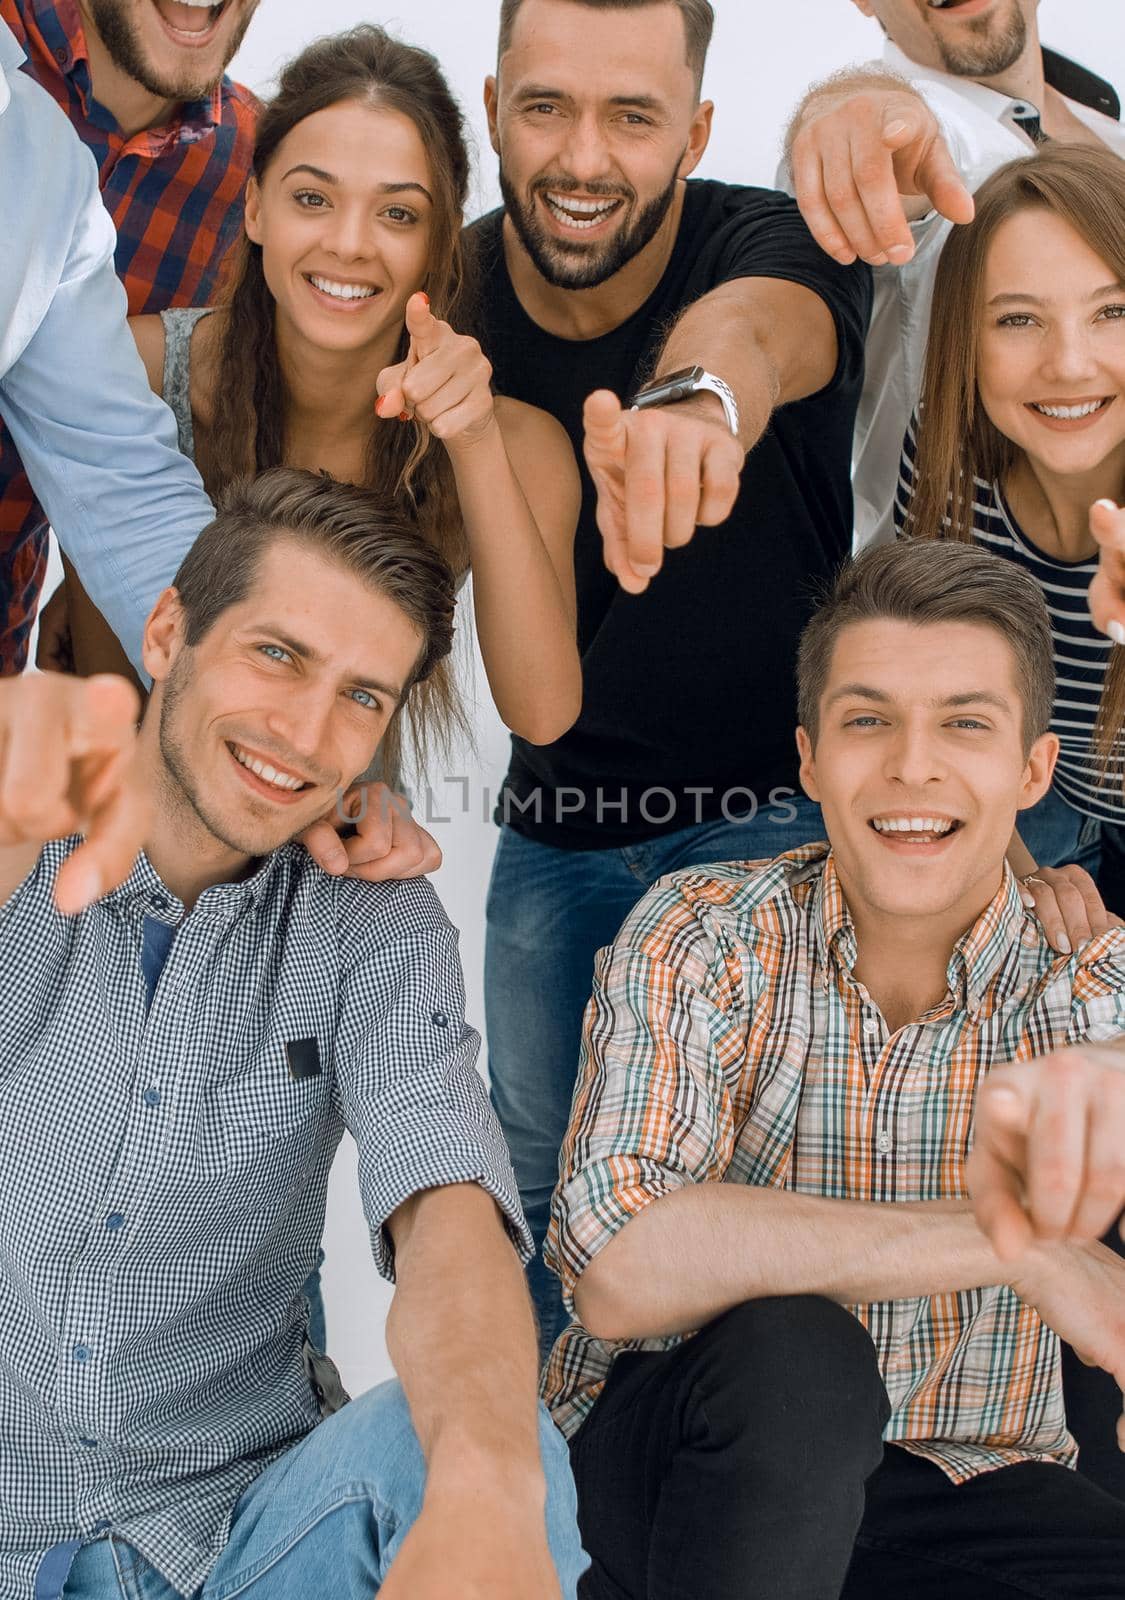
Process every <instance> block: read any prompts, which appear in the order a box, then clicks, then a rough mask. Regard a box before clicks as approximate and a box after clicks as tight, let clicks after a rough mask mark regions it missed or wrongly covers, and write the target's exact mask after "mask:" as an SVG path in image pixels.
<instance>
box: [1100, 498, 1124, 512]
mask: <svg viewBox="0 0 1125 1600" xmlns="http://www.w3.org/2000/svg"><path fill="white" fill-rule="evenodd" d="M1094 504H1095V505H1096V506H1105V508H1106V510H1107V511H1117V510H1119V507H1118V504H1117V501H1116V500H1095V501H1094Z"/></svg>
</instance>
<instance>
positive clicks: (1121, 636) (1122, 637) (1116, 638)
mask: <svg viewBox="0 0 1125 1600" xmlns="http://www.w3.org/2000/svg"><path fill="white" fill-rule="evenodd" d="M1105 631H1106V632H1107V633H1108V634H1109V636H1110V638H1111V639H1112V640H1113V642H1114V644H1125V622H1118V620H1117V618H1116V617H1114V619H1113V621H1112V622H1107V623H1106V625H1105Z"/></svg>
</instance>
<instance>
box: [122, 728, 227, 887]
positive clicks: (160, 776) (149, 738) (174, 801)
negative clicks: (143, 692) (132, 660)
mask: <svg viewBox="0 0 1125 1600" xmlns="http://www.w3.org/2000/svg"><path fill="white" fill-rule="evenodd" d="M155 721H156V719H155V718H153V717H151V716H149V717H146V718H145V720H144V722H143V723H142V724H141V732H140V737H139V739H138V742H137V763H138V775H139V779H140V781H141V782H142V783H143V784H144V785H145V787H146V789H147V791H148V793H150V794H152V795H154V796H155V798H156V804H155V806H154V808H153V816H152V822H151V825H150V827H149V831H148V837H147V838H146V839H145V854H146V855H147V857H148V859H149V861H150V862H151V863H152V866H153V868H154V869H155V871H156V872H157V873H158V874H159V876H160V879H161V882H162V883H164V884H165V885H166V887H167V888H168V889H169V890H170V891H171V892H172V894H174V895H175V896H176V898H177V899H178V900H182V901H183V903H184V906H185V907H186V909H187V910H188V911H191V909H192V907H193V906H194V905H195V903H196V901H197V900H198V899H199V897H200V895H201V894H203V892H204V891H205V890H207V889H211V888H214V886H215V885H216V884H218V883H237V882H238V880H239V879H240V878H245V877H246V876H247V874H248V873H249V872H250V870H251V867H252V865H253V859H252V858H251V857H250V856H247V855H245V854H243V853H242V852H241V851H238V850H234V849H232V848H231V847H230V845H226V844H223V843H222V841H221V840H219V839H216V838H215V836H214V834H213V833H210V832H208V830H207V828H206V827H205V826H204V824H203V820H202V818H201V817H200V815H199V813H198V812H197V811H196V809H195V807H194V806H193V805H192V804H191V801H190V800H189V799H188V797H187V795H186V794H185V793H184V791H183V789H182V788H181V787H180V785H179V784H178V783H177V782H176V780H175V778H174V777H173V775H172V773H171V772H170V771H169V770H168V767H167V765H166V763H165V761H164V759H163V757H162V756H161V753H160V741H159V734H158V729H157V728H156V727H155V725H154V724H155Z"/></svg>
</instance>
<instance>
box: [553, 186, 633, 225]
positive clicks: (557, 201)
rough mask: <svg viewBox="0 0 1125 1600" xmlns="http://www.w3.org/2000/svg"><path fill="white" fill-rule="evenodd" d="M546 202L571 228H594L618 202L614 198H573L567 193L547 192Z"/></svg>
mask: <svg viewBox="0 0 1125 1600" xmlns="http://www.w3.org/2000/svg"><path fill="white" fill-rule="evenodd" d="M547 204H548V205H549V206H550V208H551V210H552V211H553V212H554V214H555V216H556V217H559V218H560V219H561V220H562V221H563V222H565V223H567V224H568V226H569V227H571V228H594V227H596V226H597V225H598V223H599V222H601V221H602V220H603V219H604V218H605V217H608V215H609V213H610V212H611V211H613V210H614V209H615V208H616V207H617V205H618V204H619V202H618V201H616V200H575V199H572V198H570V197H568V196H567V195H562V194H549V195H548V196H547Z"/></svg>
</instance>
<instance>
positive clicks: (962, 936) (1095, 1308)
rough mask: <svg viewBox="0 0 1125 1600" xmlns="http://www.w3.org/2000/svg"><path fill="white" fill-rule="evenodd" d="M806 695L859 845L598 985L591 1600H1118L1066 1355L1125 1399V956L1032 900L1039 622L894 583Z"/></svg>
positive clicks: (922, 580)
mask: <svg viewBox="0 0 1125 1600" xmlns="http://www.w3.org/2000/svg"><path fill="white" fill-rule="evenodd" d="M799 692H800V715H801V724H802V726H801V729H800V731H799V733H798V742H799V746H800V751H801V758H802V781H803V783H804V785H805V787H806V789H807V790H808V792H809V794H810V795H811V796H813V798H815V799H817V800H818V801H819V802H820V803H821V805H822V806H823V810H824V817H825V824H826V828H827V832H828V836H829V841H830V842H829V843H828V844H823V845H810V846H806V847H805V848H803V849H800V850H795V851H792V852H790V853H789V854H787V855H783V856H780V857H778V858H777V859H776V860H775V861H773V862H771V863H761V864H758V865H756V866H748V865H747V864H746V863H733V864H728V865H718V866H711V867H699V868H694V869H690V870H688V871H685V872H679V873H674V874H672V875H671V876H669V877H667V878H665V879H663V880H662V881H661V882H660V883H658V884H657V885H656V886H655V887H654V888H653V889H652V890H650V892H649V893H648V894H647V895H646V896H645V898H644V899H643V900H642V901H641V902H640V903H639V905H638V906H637V907H636V909H635V910H634V911H633V912H632V914H631V915H630V916H629V917H628V919H627V920H626V922H625V925H624V927H623V928H622V930H621V933H620V934H619V936H618V938H617V940H616V942H615V943H614V944H613V945H612V946H611V947H610V948H609V949H607V950H604V951H603V952H602V953H601V955H600V957H599V963H598V968H597V972H596V978H595V987H594V995H593V999H592V1001H591V1003H590V1006H589V1007H588V1009H587V1013H586V1021H585V1030H584V1042H583V1057H582V1064H581V1068H580V1072H579V1082H578V1089H577V1093H576V1099H575V1103H574V1108H573V1114H572V1120H571V1126H570V1129H569V1132H568V1136H567V1140H566V1144H565V1146H564V1149H563V1155H562V1164H561V1179H560V1183H559V1187H558V1190H557V1192H556V1196H555V1207H554V1217H553V1224H552V1232H551V1237H550V1240H549V1244H548V1260H549V1262H551V1264H553V1265H554V1266H555V1268H556V1270H557V1271H558V1272H559V1273H560V1276H561V1277H562V1280H563V1286H564V1293H565V1295H566V1297H567V1300H568V1302H569V1304H570V1305H571V1306H572V1307H573V1309H574V1311H575V1314H576V1317H577V1319H578V1320H577V1321H575V1322H573V1323H572V1324H571V1326H570V1328H569V1329H568V1330H567V1331H566V1332H565V1333H564V1334H563V1335H562V1337H561V1339H560V1340H559V1342H558V1344H557V1345H556V1347H555V1351H554V1354H553V1356H552V1360H551V1363H550V1366H549V1369H548V1373H547V1377H546V1380H545V1392H546V1398H547V1400H548V1403H549V1404H550V1406H551V1408H552V1410H553V1413H554V1416H555V1420H556V1421H557V1422H558V1424H559V1425H560V1426H561V1427H562V1429H563V1431H564V1432H566V1433H567V1434H568V1435H569V1436H570V1437H571V1451H572V1459H573V1462H574V1467H575V1475H576V1478H577V1482H578V1490H579V1506H580V1519H581V1521H582V1528H583V1536H584V1542H585V1543H586V1546H587V1549H588V1550H589V1552H590V1554H591V1555H592V1557H593V1559H594V1568H593V1574H592V1576H591V1578H590V1580H589V1587H588V1588H587V1589H586V1591H585V1593H586V1595H588V1596H589V1597H590V1600H622V1597H624V1596H627V1597H637V1600H641V1597H643V1600H688V1597H689V1596H700V1595H706V1596H707V1600H750V1596H753V1597H754V1600H780V1597H785V1600H789V1597H792V1600H830V1597H835V1596H837V1595H840V1594H841V1593H842V1594H843V1595H844V1596H845V1597H846V1600H865V1597H867V1596H885V1595H888V1594H895V1595H909V1596H910V1600H929V1597H933V1600H939V1597H944V1596H946V1595H948V1594H950V1593H955V1594H957V1595H958V1596H959V1597H968V1600H978V1597H979V1600H1001V1597H1003V1596H1010V1595H1014V1594H1026V1595H1036V1596H1039V1597H1041V1600H1042V1597H1051V1600H1055V1597H1058V1600H1062V1597H1064V1596H1065V1597H1067V1600H1070V1597H1078V1596H1086V1597H1097V1600H1109V1597H1111V1596H1120V1595H1121V1594H1123V1593H1125V1588H1123V1585H1125V1505H1122V1504H1121V1503H1120V1502H1118V1501H1117V1500H1115V1499H1113V1498H1112V1497H1110V1496H1109V1495H1107V1494H1105V1493H1104V1492H1103V1491H1102V1490H1100V1489H1098V1488H1097V1487H1096V1486H1095V1485H1094V1484H1092V1483H1091V1482H1089V1481H1088V1480H1086V1479H1084V1478H1082V1477H1080V1476H1078V1475H1077V1474H1076V1473H1074V1472H1072V1471H1068V1470H1067V1469H1068V1468H1071V1467H1073V1466H1074V1462H1075V1455H1076V1450H1075V1447H1074V1444H1073V1441H1072V1439H1071V1437H1070V1435H1069V1434H1068V1432H1067V1427H1066V1418H1065V1415H1064V1410H1063V1396H1062V1385H1061V1378H1060V1368H1059V1337H1060V1336H1061V1337H1063V1338H1065V1339H1068V1340H1069V1341H1070V1342H1071V1343H1072V1344H1073V1345H1074V1347H1075V1348H1076V1349H1077V1350H1079V1351H1081V1352H1082V1354H1083V1355H1084V1356H1085V1357H1086V1358H1088V1359H1090V1360H1091V1361H1093V1362H1094V1363H1096V1364H1097V1365H1100V1366H1102V1367H1104V1368H1106V1369H1107V1370H1108V1371H1109V1372H1112V1373H1113V1375H1114V1377H1115V1378H1116V1379H1117V1381H1118V1383H1119V1384H1121V1383H1125V1263H1123V1262H1122V1261H1121V1260H1120V1259H1119V1258H1118V1257H1116V1256H1115V1255H1114V1254H1113V1253H1112V1252H1111V1251H1110V1250H1108V1249H1107V1248H1106V1247H1105V1246H1104V1245H1102V1244H1100V1243H1097V1242H1096V1241H1097V1239H1098V1237H1099V1235H1100V1234H1101V1233H1102V1232H1104V1231H1105V1229H1106V1228H1107V1227H1108V1226H1109V1225H1110V1223H1111V1221H1112V1219H1113V1218H1114V1217H1115V1216H1116V1215H1117V1213H1118V1212H1119V1211H1120V1209H1121V1206H1122V1203H1123V1201H1125V1174H1123V1172H1122V1163H1121V1152H1122V1150H1123V1149H1125V1040H1123V1037H1122V1036H1123V1035H1125V932H1122V931H1121V930H1120V929H1110V930H1109V931H1107V932H1106V933H1104V934H1102V935H1101V936H1100V937H1099V938H1097V939H1094V940H1092V941H1091V942H1089V943H1087V944H1086V945H1085V946H1084V947H1082V948H1080V949H1079V950H1078V951H1077V952H1075V953H1074V954H1072V955H1070V956H1061V955H1058V954H1056V953H1055V952H1054V951H1053V950H1052V949H1051V948H1050V946H1049V945H1048V944H1047V942H1046V940H1045V938H1044V937H1043V933H1042V930H1041V928H1040V925H1039V924H1038V922H1037V921H1036V920H1035V918H1034V916H1033V915H1032V914H1031V913H1029V912H1028V911H1027V910H1026V909H1025V907H1024V905H1023V902H1022V900H1021V896H1020V892H1019V888H1018V885H1017V884H1016V883H1015V881H1014V879H1013V877H1012V874H1011V872H1010V870H1009V869H1008V868H1007V866H1006V864H1005V860H1004V853H1005V848H1006V844H1007V840H1008V839H1009V838H1010V836H1011V830H1012V827H1013V823H1014V819H1015V816H1016V812H1017V810H1019V809H1021V808H1023V807H1025V806H1028V805H1032V804H1034V802H1035V801H1036V800H1037V799H1038V798H1039V797H1040V795H1042V794H1043V792H1044V791H1045V789H1046V787H1047V785H1048V784H1049V782H1050V779H1051V772H1052V768H1053V765H1054V761H1055V756H1056V754H1057V740H1056V739H1055V736H1054V735H1053V734H1050V733H1048V732H1046V731H1045V730H1046V729H1047V727H1048V723H1049V718H1050V712H1051V704H1052V693H1053V671H1052V666H1051V640H1050V629H1049V623H1048V618H1047V613H1046V609H1045V607H1044V604H1043V600H1042V597H1041V595H1040V592H1039V590H1038V589H1037V587H1036V586H1035V585H1034V584H1033V583H1031V581H1030V580H1029V579H1028V578H1027V577H1026V575H1025V574H1023V573H1022V572H1020V571H1018V570H1016V569H1014V568H1013V567H1012V566H1011V565H1010V564H1009V563H1006V562H1001V561H999V560H997V559H996V558H995V557H993V556H991V555H989V554H987V553H985V552H981V551H977V550H974V549H971V548H969V547H967V546H963V545H959V544H952V543H951V544H935V543H930V542H925V543H923V542H918V543H916V544H908V545H900V546H898V547H891V548H881V549H877V550H872V551H869V552H868V553H867V554H866V555H865V556H863V557H862V558H861V559H860V560H859V561H858V562H857V563H855V564H854V565H853V566H852V567H851V568H850V569H849V570H847V571H846V572H845V573H844V574H843V575H842V576H841V578H840V579H839V581H838V583H837V587H836V590H835V592H834V594H833V597H832V598H831V599H830V600H829V601H828V603H827V604H826V605H825V606H824V607H823V608H822V609H821V611H820V612H819V613H818V615H817V616H816V617H815V618H814V620H813V621H812V622H811V623H810V624H809V626H808V628H807V630H806V632H805V634H804V636H803V639H802V645H801V652H800V668H799ZM1095 1041H1113V1042H1112V1043H1105V1042H1103V1043H1095ZM1012 1063H1018V1065H1009V1064H1012ZM994 1067H995V1068H997V1069H998V1070H999V1072H1000V1074H1001V1075H1004V1074H1007V1075H1008V1077H1009V1079H1012V1078H1014V1080H1015V1085H1016V1089H1017V1092H1018V1090H1019V1089H1020V1088H1022V1089H1023V1091H1024V1094H1025V1095H1030V1096H1031V1098H1032V1099H1033V1100H1035V1099H1037V1100H1038V1102H1039V1110H1038V1112H1036V1113H1034V1114H1032V1115H1030V1116H1028V1115H1025V1116H1024V1120H1023V1127H1024V1130H1025V1132H1026V1130H1027V1129H1028V1128H1030V1130H1031V1135H1032V1136H1031V1137H1030V1138H1027V1137H1021V1134H1020V1123H1019V1118H1018V1117H1016V1118H1015V1119H1014V1121H1012V1120H1011V1119H1010V1118H1009V1123H1008V1127H1009V1130H1010V1136H1009V1137H1007V1138H1006V1139H1005V1138H1004V1137H1003V1128H1002V1127H1000V1126H999V1124H998V1120H997V1119H998V1109H999V1108H1000V1107H1002V1106H1003V1096H1002V1095H1001V1097H1000V1100H999V1101H998V1102H996V1103H994V1104H991V1105H988V1107H987V1113H986V1116H987V1137H986V1139H985V1140H984V1145H985V1149H984V1150H983V1151H982V1154H983V1155H984V1157H985V1162H984V1165H983V1166H982V1167H981V1172H982V1176H983V1179H984V1191H985V1193H986V1195H987V1197H988V1199H987V1204H985V1205H984V1207H983V1208H982V1211H981V1215H982V1217H983V1218H984V1219H985V1221H986V1223H987V1224H988V1228H989V1231H988V1232H987V1233H986V1232H985V1231H984V1230H983V1229H982V1227H981V1225H980V1223H979V1222H978V1220H977V1219H976V1218H975V1217H974V1214H973V1209H972V1206H971V1204H970V1201H969V1198H968V1182H969V1181H972V1172H971V1170H970V1174H969V1180H968V1181H967V1178H966V1158H967V1155H968V1152H969V1147H970V1144H971V1143H972V1139H973V1131H974V1118H975V1113H976V1104H977V1097H978V1093H979V1092H980V1091H981V1089H982V1085H984V1083H985V1079H986V1076H987V1075H988V1074H989V1073H990V1071H991V1070H992V1069H993V1068H994ZM998 1088H1003V1089H1007V1090H1008V1091H1009V1093H1010V1092H1011V1091H1012V1088H1013V1085H1012V1082H1011V1081H1009V1082H1008V1083H1006V1084H998ZM990 1093H991V1094H993V1095H995V1093H996V1091H995V1090H991V1089H990V1090H988V1091H986V1092H985V1094H984V1097H983V1099H984V1101H985V1102H987V1100H988V1096H989V1094H990ZM1004 1115H1007V1113H1001V1116H1000V1121H1001V1122H1002V1121H1003V1116H1004ZM974 1160H978V1158H977V1156H976V1155H974ZM997 1160H999V1164H1000V1167H1001V1169H1002V1171H1001V1173H1000V1174H999V1179H1000V1180H1002V1178H1003V1175H1004V1171H1007V1172H1008V1174H1009V1177H1010V1176H1011V1173H1012V1172H1013V1171H1014V1172H1015V1173H1016V1175H1017V1176H1019V1177H1020V1179H1021V1181H1022V1182H1023V1184H1024V1185H1025V1187H1026V1192H1027V1197H1028V1208H1029V1211H1030V1213H1031V1216H1030V1221H1031V1222H1032V1223H1033V1224H1034V1227H1035V1229H1036V1234H1035V1236H1034V1237H1033V1238H1032V1240H1031V1242H1030V1243H1029V1242H1028V1240H1027V1239H1026V1238H1025V1237H1023V1236H1021V1233H1020V1230H1019V1227H1018V1225H1017V1224H1018V1218H1016V1219H1015V1220H1014V1219H1013V1217H1012V1215H1011V1206H1010V1202H1009V1208H1008V1211H1007V1212H1005V1211H1004V1209H1003V1208H1000V1209H999V1210H998V1209H997V1206H996V1198H997V1196H998V1195H1001V1196H1002V1194H1003V1182H1002V1181H998V1173H997V1170H996V1167H997ZM1025 1169H1026V1170H1025ZM990 1235H991V1236H990ZM994 1240H995V1243H994V1242H993V1241H994ZM1001 1252H1002V1254H1001ZM700 1329H701V1330H702V1331H701V1332H697V1333H696V1334H695V1337H693V1338H690V1339H687V1340H686V1342H685V1341H684V1339H683V1336H684V1335H687V1334H689V1333H692V1332H693V1330H700ZM1118 1437H1119V1441H1120V1443H1121V1444H1122V1447H1123V1448H1125V1419H1123V1421H1122V1423H1121V1425H1120V1426H1119V1429H1118ZM881 1440H885V1441H886V1444H887V1448H886V1449H885V1450H884V1449H883V1448H882V1443H881ZM865 1495H866V1507H865Z"/></svg>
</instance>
